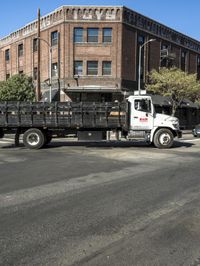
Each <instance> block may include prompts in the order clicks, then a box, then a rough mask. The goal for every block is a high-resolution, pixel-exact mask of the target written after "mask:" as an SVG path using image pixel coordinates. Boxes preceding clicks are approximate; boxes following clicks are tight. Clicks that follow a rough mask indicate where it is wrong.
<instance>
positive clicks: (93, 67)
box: [87, 61, 98, 76]
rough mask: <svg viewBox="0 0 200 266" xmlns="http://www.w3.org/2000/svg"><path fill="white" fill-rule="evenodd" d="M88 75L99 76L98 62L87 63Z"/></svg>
mask: <svg viewBox="0 0 200 266" xmlns="http://www.w3.org/2000/svg"><path fill="white" fill-rule="evenodd" d="M87 75H91V76H97V75H98V61H88V62H87Z"/></svg>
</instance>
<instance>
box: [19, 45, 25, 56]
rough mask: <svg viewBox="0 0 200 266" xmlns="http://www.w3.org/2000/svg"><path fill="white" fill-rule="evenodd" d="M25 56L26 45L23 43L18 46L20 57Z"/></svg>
mask: <svg viewBox="0 0 200 266" xmlns="http://www.w3.org/2000/svg"><path fill="white" fill-rule="evenodd" d="M23 54H24V45H23V43H21V44H19V45H18V57H20V56H23Z"/></svg>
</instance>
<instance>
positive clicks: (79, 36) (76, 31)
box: [74, 28, 83, 43]
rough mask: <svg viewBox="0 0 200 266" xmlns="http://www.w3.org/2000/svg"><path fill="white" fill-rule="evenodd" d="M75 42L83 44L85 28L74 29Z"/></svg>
mask: <svg viewBox="0 0 200 266" xmlns="http://www.w3.org/2000/svg"><path fill="white" fill-rule="evenodd" d="M74 42H75V43H81V42H83V28H74Z"/></svg>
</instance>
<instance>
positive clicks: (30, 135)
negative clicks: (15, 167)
mask: <svg viewBox="0 0 200 266" xmlns="http://www.w3.org/2000/svg"><path fill="white" fill-rule="evenodd" d="M23 143H24V145H25V147H26V148H29V149H36V150H37V149H40V148H42V147H43V146H44V144H45V137H44V134H43V132H42V131H41V130H39V129H37V128H31V129H28V130H27V131H26V132H25V133H24V136H23Z"/></svg>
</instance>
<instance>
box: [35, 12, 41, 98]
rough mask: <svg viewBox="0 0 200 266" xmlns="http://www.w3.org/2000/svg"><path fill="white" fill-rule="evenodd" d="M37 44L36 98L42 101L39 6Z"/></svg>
mask: <svg viewBox="0 0 200 266" xmlns="http://www.w3.org/2000/svg"><path fill="white" fill-rule="evenodd" d="M37 45H38V53H37V56H38V58H37V59H38V60H37V88H36V99H37V101H40V97H41V85H40V9H39V8H38V31H37Z"/></svg>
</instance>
